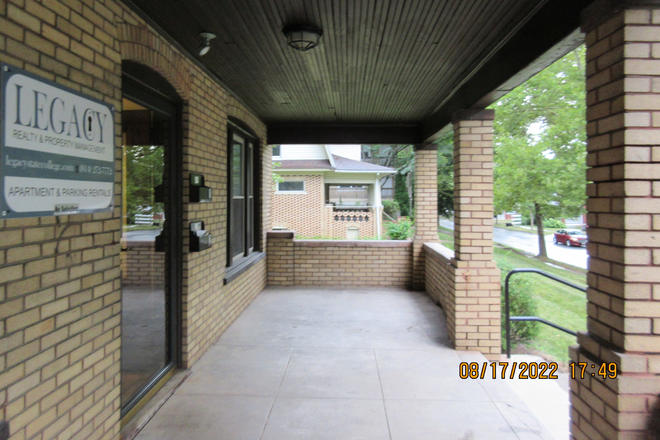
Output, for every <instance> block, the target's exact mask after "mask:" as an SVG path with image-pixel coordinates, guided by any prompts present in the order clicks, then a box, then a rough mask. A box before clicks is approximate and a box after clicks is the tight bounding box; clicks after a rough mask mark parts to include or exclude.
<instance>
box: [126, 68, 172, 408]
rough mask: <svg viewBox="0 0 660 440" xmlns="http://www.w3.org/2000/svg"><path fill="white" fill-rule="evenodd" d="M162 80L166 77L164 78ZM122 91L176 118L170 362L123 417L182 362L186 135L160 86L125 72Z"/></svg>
mask: <svg viewBox="0 0 660 440" xmlns="http://www.w3.org/2000/svg"><path fill="white" fill-rule="evenodd" d="M161 81H162V79H161ZM122 93H123V96H124V97H125V98H127V99H130V100H131V101H133V102H136V103H137V104H140V105H142V106H144V107H146V108H148V109H149V110H152V111H154V112H157V113H160V114H162V115H166V116H169V117H171V118H172V124H171V129H170V145H171V147H170V148H166V151H165V154H166V158H167V167H168V168H167V172H168V173H169V176H171V178H169V179H168V187H167V188H166V189H165V192H166V194H167V195H168V199H169V200H168V208H167V211H166V213H165V218H166V219H167V220H166V222H165V225H166V228H167V234H168V239H169V241H170V243H171V245H170V246H171V247H170V249H169V252H168V253H167V259H168V261H167V263H168V265H167V267H168V268H169V270H168V271H167V277H168V279H167V283H166V285H167V286H169V288H168V291H167V292H165V294H166V295H167V297H168V304H169V310H168V311H167V314H168V315H169V316H168V317H167V318H168V322H167V323H166V328H167V329H168V337H169V344H168V347H167V349H168V353H169V358H170V362H169V363H168V364H167V365H166V366H165V367H164V368H163V369H162V370H161V371H160V372H159V373H158V374H156V375H155V376H154V377H153V378H152V379H151V380H150V381H149V382H148V383H147V384H146V385H145V386H144V387H143V388H142V389H141V390H140V391H139V392H138V393H136V394H135V396H133V397H132V398H131V399H130V400H129V401H128V402H127V403H126V404H125V405H122V408H121V417H122V418H123V417H124V416H126V415H127V414H128V413H129V412H131V411H132V410H133V409H134V408H135V407H136V405H138V404H139V403H140V402H141V401H142V400H143V399H145V397H147V395H148V394H149V392H150V391H151V390H152V388H153V387H154V386H155V385H156V384H158V383H159V382H161V381H162V380H163V378H164V377H165V376H167V375H168V373H170V372H171V371H172V370H173V369H176V368H180V367H181V366H182V333H183V328H182V310H183V308H182V272H183V270H182V266H183V236H182V233H183V232H182V231H183V170H182V164H183V148H182V145H183V137H182V133H183V130H182V111H181V103H180V101H179V102H177V101H175V100H174V99H172V97H169V96H167V95H165V94H164V93H162V92H161V91H160V90H157V89H155V88H152V87H150V86H149V85H148V84H147V83H146V82H144V81H141V80H138V79H136V78H135V77H134V76H131V75H130V73H126V72H124V74H123V75H122Z"/></svg>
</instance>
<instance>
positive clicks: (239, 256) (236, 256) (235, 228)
mask: <svg viewBox="0 0 660 440" xmlns="http://www.w3.org/2000/svg"><path fill="white" fill-rule="evenodd" d="M258 151H259V149H258V142H257V139H256V138H255V137H254V136H251V135H250V134H248V133H247V132H245V131H243V130H241V129H240V128H238V127H235V126H233V125H230V126H229V211H230V212H229V216H228V218H229V222H228V223H229V224H228V237H227V238H228V244H229V245H228V247H227V248H228V258H227V266H233V265H235V264H236V263H239V262H240V261H242V260H243V259H244V258H246V257H247V256H248V255H250V253H251V252H253V251H254V250H255V237H257V233H256V230H257V227H258V224H259V221H258V218H257V216H258V209H256V207H255V205H256V203H255V187H256V186H257V182H256V179H257V177H256V176H257V166H256V164H257V161H258V156H259V154H258Z"/></svg>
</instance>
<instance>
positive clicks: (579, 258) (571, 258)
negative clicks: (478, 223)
mask: <svg viewBox="0 0 660 440" xmlns="http://www.w3.org/2000/svg"><path fill="white" fill-rule="evenodd" d="M440 226H442V227H444V228H448V229H452V230H453V229H454V222H452V221H451V220H445V219H442V220H440ZM552 238H553V234H549V235H546V236H545V247H546V249H547V251H548V258H551V259H553V260H556V261H561V262H562V263H566V264H570V265H571V266H576V267H580V268H582V269H586V268H587V249H586V248H584V247H566V246H564V245H556V244H554V243H553V242H552ZM493 241H494V242H495V243H499V244H503V245H505V246H509V247H511V248H514V249H518V250H521V251H523V252H527V253H529V254H532V255H538V254H539V239H538V236H537V235H536V234H528V233H526V232H520V231H512V230H509V229H505V228H493Z"/></svg>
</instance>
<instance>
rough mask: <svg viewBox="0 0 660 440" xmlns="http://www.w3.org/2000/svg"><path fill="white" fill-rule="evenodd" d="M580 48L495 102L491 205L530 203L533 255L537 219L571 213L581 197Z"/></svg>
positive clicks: (582, 118)
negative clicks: (533, 227)
mask: <svg viewBox="0 0 660 440" xmlns="http://www.w3.org/2000/svg"><path fill="white" fill-rule="evenodd" d="M584 54H585V50H584V47H581V48H579V49H577V50H575V51H573V52H571V53H570V54H568V55H566V56H565V57H564V58H562V59H560V60H559V61H557V62H555V63H554V64H552V65H551V66H549V67H548V68H547V69H545V70H543V71H542V72H540V73H539V74H537V75H536V76H534V77H533V78H531V79H529V80H528V81H527V82H525V83H524V84H522V85H520V86H519V87H518V88H516V89H515V90H514V91H512V92H511V93H509V94H508V95H506V96H505V97H504V98H502V99H501V100H499V101H498V102H497V103H495V104H494V105H493V106H492V108H494V109H495V111H496V117H495V142H494V146H495V208H496V209H497V210H498V211H500V210H518V211H522V210H523V209H528V207H530V206H531V207H533V212H534V219H535V223H536V225H537V233H538V237H539V257H540V258H547V251H546V248H545V240H544V234H543V218H550V217H553V216H561V217H571V216H575V215H577V214H579V213H580V212H582V211H583V210H584V205H585V201H586V179H585V171H586V162H585V157H586V130H585V127H586V121H585V102H586V94H585V79H584V65H585V64H584Z"/></svg>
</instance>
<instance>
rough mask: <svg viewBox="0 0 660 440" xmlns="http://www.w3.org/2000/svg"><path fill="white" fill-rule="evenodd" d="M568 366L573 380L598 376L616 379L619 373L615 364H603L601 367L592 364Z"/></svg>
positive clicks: (574, 363) (575, 363)
mask: <svg viewBox="0 0 660 440" xmlns="http://www.w3.org/2000/svg"><path fill="white" fill-rule="evenodd" d="M568 366H569V367H570V369H571V371H570V373H571V379H584V378H585V377H596V376H599V377H602V378H603V379H616V376H617V374H618V372H619V369H618V367H617V365H616V363H615V362H603V363H601V364H600V365H598V364H594V363H591V362H571V363H570V364H568Z"/></svg>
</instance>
